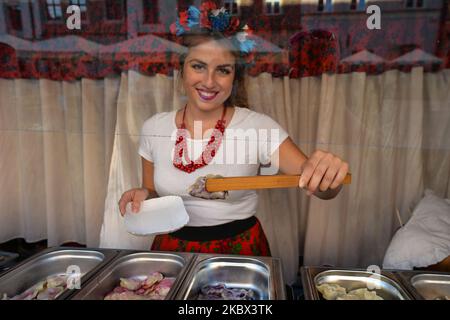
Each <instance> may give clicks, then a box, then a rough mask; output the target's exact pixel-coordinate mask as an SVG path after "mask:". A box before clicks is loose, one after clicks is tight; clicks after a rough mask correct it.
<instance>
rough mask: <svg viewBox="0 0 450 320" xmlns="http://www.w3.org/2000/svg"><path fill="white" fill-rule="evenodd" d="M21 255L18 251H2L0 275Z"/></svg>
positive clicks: (0, 255)
mask: <svg viewBox="0 0 450 320" xmlns="http://www.w3.org/2000/svg"><path fill="white" fill-rule="evenodd" d="M18 257H19V255H18V254H17V253H13V252H6V251H0V275H2V274H3V273H5V272H6V271H7V270H8V269H10V268H11V265H12V264H13V262H14V260H16V259H17V258H18Z"/></svg>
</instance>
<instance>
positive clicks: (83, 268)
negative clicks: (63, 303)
mask: <svg viewBox="0 0 450 320" xmlns="http://www.w3.org/2000/svg"><path fill="white" fill-rule="evenodd" d="M118 253H119V251H117V250H110V249H87V248H70V247H53V248H49V249H46V250H43V251H42V252H40V253H38V254H36V255H34V256H32V257H30V258H28V259H26V260H25V261H23V262H22V263H20V264H18V265H16V266H15V267H13V268H12V269H10V270H8V271H7V272H6V273H4V274H3V275H2V276H1V277H0V297H2V296H3V295H4V294H6V295H7V296H8V297H9V298H11V297H13V296H15V295H17V294H20V293H22V292H24V291H25V290H27V289H29V288H30V287H32V286H34V285H35V284H37V283H38V282H40V281H42V280H45V279H46V278H47V277H48V276H53V275H58V274H64V273H67V272H71V271H72V270H74V271H77V268H79V271H80V273H81V275H82V276H81V279H80V280H81V287H83V286H84V285H86V284H87V283H88V282H89V280H90V279H91V278H92V277H93V276H94V275H95V274H96V273H97V272H98V271H99V270H101V269H102V268H103V267H104V266H105V265H106V264H107V263H108V262H109V261H111V260H112V259H113V258H114V257H115V256H116V255H118ZM73 290H75V289H66V290H64V291H63V292H62V293H61V294H60V295H59V296H58V297H57V298H56V299H57V300H63V299H66V298H67V297H68V296H70V295H71V294H72V292H73Z"/></svg>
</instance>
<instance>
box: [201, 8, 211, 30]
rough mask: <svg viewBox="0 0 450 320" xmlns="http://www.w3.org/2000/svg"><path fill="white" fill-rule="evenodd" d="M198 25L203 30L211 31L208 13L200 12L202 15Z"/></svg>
mask: <svg viewBox="0 0 450 320" xmlns="http://www.w3.org/2000/svg"><path fill="white" fill-rule="evenodd" d="M200 25H201V26H202V27H203V28H207V29H211V21H210V20H209V12H208V11H202V14H201V16H200Z"/></svg>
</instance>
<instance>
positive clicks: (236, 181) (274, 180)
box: [205, 173, 352, 192]
mask: <svg viewBox="0 0 450 320" xmlns="http://www.w3.org/2000/svg"><path fill="white" fill-rule="evenodd" d="M299 180H300V176H291V175H273V176H250V177H226V178H211V179H206V185H205V188H206V191H208V192H217V191H228V190H254V189H274V188H291V187H298V183H299ZM351 181H352V175H351V174H350V173H348V174H347V176H346V177H345V178H344V181H343V182H342V183H343V184H350V183H351Z"/></svg>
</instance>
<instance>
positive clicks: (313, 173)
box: [299, 150, 349, 196]
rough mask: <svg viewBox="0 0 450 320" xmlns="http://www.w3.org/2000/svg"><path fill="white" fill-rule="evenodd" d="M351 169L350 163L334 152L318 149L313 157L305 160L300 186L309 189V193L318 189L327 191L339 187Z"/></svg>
mask: <svg viewBox="0 0 450 320" xmlns="http://www.w3.org/2000/svg"><path fill="white" fill-rule="evenodd" d="M348 171H349V166H348V163H347V162H345V161H343V160H342V159H341V158H339V157H337V156H335V155H334V154H332V153H330V152H326V151H322V150H316V151H315V152H314V153H313V154H312V155H311V157H310V158H309V159H308V160H306V161H305V162H303V164H302V168H301V177H300V181H299V187H300V188H306V189H308V191H307V195H309V196H310V195H312V194H313V193H315V192H316V191H318V190H320V191H322V192H323V191H326V190H328V189H336V188H338V187H339V186H340V185H341V184H342V182H343V181H344V178H345V176H346V175H347V173H348Z"/></svg>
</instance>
